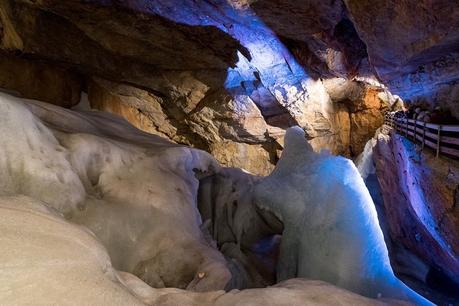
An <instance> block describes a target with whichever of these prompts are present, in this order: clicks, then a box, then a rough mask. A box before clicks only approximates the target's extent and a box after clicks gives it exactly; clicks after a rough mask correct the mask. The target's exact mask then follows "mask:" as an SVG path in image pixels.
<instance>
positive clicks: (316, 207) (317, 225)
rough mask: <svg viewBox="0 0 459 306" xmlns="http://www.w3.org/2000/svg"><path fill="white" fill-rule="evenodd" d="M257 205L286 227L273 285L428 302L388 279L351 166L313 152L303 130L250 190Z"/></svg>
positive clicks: (372, 218)
mask: <svg viewBox="0 0 459 306" xmlns="http://www.w3.org/2000/svg"><path fill="white" fill-rule="evenodd" d="M255 201H256V205H257V206H259V207H262V208H264V209H268V210H270V211H272V212H273V213H274V214H275V215H276V216H277V217H278V218H279V219H280V220H281V221H282V222H283V224H284V231H283V236H282V242H281V250H280V259H279V264H278V280H285V279H289V278H294V277H304V278H308V279H317V280H323V281H327V282H330V283H332V284H334V285H337V286H339V287H341V288H345V289H348V290H351V291H353V292H357V293H360V294H362V295H365V296H368V297H373V298H377V297H384V298H395V299H403V300H409V301H412V302H415V303H416V304H429V302H428V301H427V300H425V299H424V298H422V297H421V296H419V295H417V294H416V293H415V292H414V291H412V290H411V289H409V288H408V287H407V286H405V285H404V284H403V283H402V282H401V281H400V280H398V279H397V278H396V277H395V276H394V274H393V271H392V269H391V266H390V262H389V256H388V252H387V248H386V245H385V243H384V237H383V234H382V231H381V229H380V227H379V223H378V218H377V214H376V208H375V206H374V204H373V201H372V199H371V196H370V194H369V192H368V189H367V188H366V186H365V183H364V181H363V179H362V177H361V175H360V174H359V172H358V170H357V168H356V167H355V166H354V164H353V163H352V162H351V161H350V160H348V159H346V158H343V157H336V156H331V155H328V154H318V153H315V152H314V151H313V150H312V147H311V146H310V145H309V144H308V142H307V141H306V139H305V136H304V132H303V130H302V129H301V128H299V127H294V128H290V129H289V130H287V134H286V137H285V149H284V151H283V154H282V157H281V159H280V160H279V162H278V164H277V165H276V168H275V169H274V171H273V173H272V174H271V175H269V176H268V177H266V178H265V179H263V180H262V181H261V182H260V183H259V184H258V185H257V186H256V188H255Z"/></svg>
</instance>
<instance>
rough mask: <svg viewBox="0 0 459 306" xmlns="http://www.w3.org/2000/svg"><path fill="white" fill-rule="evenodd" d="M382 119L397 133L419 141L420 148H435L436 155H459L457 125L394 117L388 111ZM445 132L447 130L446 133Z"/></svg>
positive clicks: (458, 127)
mask: <svg viewBox="0 0 459 306" xmlns="http://www.w3.org/2000/svg"><path fill="white" fill-rule="evenodd" d="M384 121H385V124H386V125H388V126H390V127H392V128H394V129H395V130H396V131H397V132H398V133H400V134H402V135H405V136H406V137H407V138H409V137H410V136H411V138H412V140H413V141H414V142H416V141H417V140H418V141H420V142H421V150H423V149H424V147H425V146H427V147H430V148H431V149H433V150H435V155H436V156H437V157H438V156H439V155H440V154H442V153H445V154H448V155H452V156H454V157H459V125H443V124H435V123H427V122H424V121H418V120H415V119H407V118H396V117H394V116H392V115H390V114H388V113H386V115H385V116H384ZM445 132H448V133H447V135H445ZM456 133H457V134H456ZM445 145H449V146H445ZM451 145H453V146H458V148H457V149H456V148H454V147H451Z"/></svg>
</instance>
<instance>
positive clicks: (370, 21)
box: [344, 0, 459, 115]
mask: <svg viewBox="0 0 459 306" xmlns="http://www.w3.org/2000/svg"><path fill="white" fill-rule="evenodd" d="M344 2H345V3H346V7H347V10H348V12H349V16H350V18H351V20H352V21H353V23H354V26H355V28H356V29H357V32H358V34H359V36H360V38H361V39H362V40H363V41H364V42H365V45H366V47H367V51H368V57H369V60H370V62H371V64H372V66H373V69H374V70H375V72H376V73H377V75H378V77H379V78H380V79H381V80H382V81H383V82H384V83H385V84H387V85H388V86H389V87H390V89H391V91H392V92H393V93H395V94H399V95H400V96H402V97H403V98H405V99H410V100H413V99H415V98H416V97H420V98H422V99H423V100H425V101H427V102H429V101H430V102H431V103H436V104H437V105H438V104H443V101H442V100H441V99H438V98H437V93H438V91H439V88H440V87H443V86H445V85H446V86H448V87H451V86H453V85H454V84H455V83H457V81H458V74H457V71H458V69H459V49H458V46H459V18H458V16H459V7H458V5H457V3H455V2H454V1H427V0H422V1H396V0H387V1H355V0H344ZM382 29H384V30H382ZM456 99H457V96H456ZM445 106H448V105H445ZM449 107H451V105H449ZM453 110H455V111H456V112H455V113H456V115H457V114H458V113H457V106H454V109H453Z"/></svg>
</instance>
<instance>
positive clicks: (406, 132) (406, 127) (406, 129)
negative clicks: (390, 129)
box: [405, 118, 408, 138]
mask: <svg viewBox="0 0 459 306" xmlns="http://www.w3.org/2000/svg"><path fill="white" fill-rule="evenodd" d="M405 120H406V126H405V136H406V138H408V118H405Z"/></svg>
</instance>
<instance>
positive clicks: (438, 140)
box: [436, 124, 441, 157]
mask: <svg viewBox="0 0 459 306" xmlns="http://www.w3.org/2000/svg"><path fill="white" fill-rule="evenodd" d="M440 132H441V124H440V125H439V126H438V130H437V155H436V157H438V156H439V155H440V137H441V133H440Z"/></svg>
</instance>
